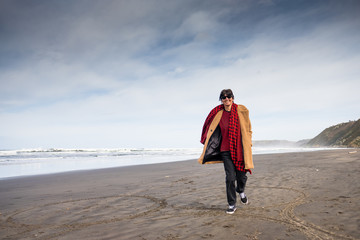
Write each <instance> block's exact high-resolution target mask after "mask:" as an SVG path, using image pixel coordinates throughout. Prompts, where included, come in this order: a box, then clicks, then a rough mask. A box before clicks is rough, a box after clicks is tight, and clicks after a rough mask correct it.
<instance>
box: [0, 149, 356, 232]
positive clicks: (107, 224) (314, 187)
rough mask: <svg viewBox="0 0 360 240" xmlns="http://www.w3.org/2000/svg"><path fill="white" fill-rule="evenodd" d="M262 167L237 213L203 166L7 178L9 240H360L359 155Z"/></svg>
mask: <svg viewBox="0 0 360 240" xmlns="http://www.w3.org/2000/svg"><path fill="white" fill-rule="evenodd" d="M352 151H357V152H355V153H349V152H352ZM254 163H255V169H254V171H253V174H252V175H249V178H248V184H247V189H246V193H247V195H248V197H249V202H250V204H249V205H241V204H240V203H239V204H238V209H237V211H236V212H235V214H233V215H228V214H226V213H225V210H226V207H227V202H226V194H225V184H224V181H225V175H224V170H223V166H222V164H213V165H199V164H198V163H197V162H196V160H191V161H183V162H175V163H165V164H153V165H143V166H134V167H122V168H111V169H102V170H94V171H79V172H70V173H62V174H52V175H43V176H32V177H22V178H16V179H8V180H1V181H0V239H360V174H359V170H360V150H359V149H357V150H352V149H347V150H332V151H318V152H306V153H283V154H266V155H255V156H254Z"/></svg>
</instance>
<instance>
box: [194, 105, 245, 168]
mask: <svg viewBox="0 0 360 240" xmlns="http://www.w3.org/2000/svg"><path fill="white" fill-rule="evenodd" d="M223 109H224V105H223V104H222V105H219V106H217V107H215V108H214V109H213V110H211V112H210V113H209V115H208V116H207V118H206V120H205V123H204V126H203V129H202V134H201V141H200V142H201V143H202V144H204V143H205V140H206V135H207V132H208V130H209V127H210V124H211V122H212V121H213V119H214V117H215V115H216V114H217V113H218V112H219V111H220V110H223ZM229 140H230V154H231V159H232V160H233V162H234V165H235V168H236V169H237V170H238V171H243V172H244V171H246V170H245V164H244V157H243V148H242V142H241V132H240V120H239V115H238V113H237V105H236V104H235V103H233V104H232V106H231V113H230V119H229Z"/></svg>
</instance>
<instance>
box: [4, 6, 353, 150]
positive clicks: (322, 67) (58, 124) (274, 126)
mask: <svg viewBox="0 0 360 240" xmlns="http://www.w3.org/2000/svg"><path fill="white" fill-rule="evenodd" d="M359 11H360V3H359V1H351V0H344V1H326V0H321V1H317V0H311V1H310V0H308V1H277V0H274V1H272V0H259V1H250V0H224V1H218V0H208V1H205V0H201V1H200V0H198V1H196V0H191V1H190V0H181V1H180V0H176V1H167V0H149V1H145V0H143V1H140V0H134V1H110V0H105V1H91V0H89V1H66V0H65V1H55V0H54V1H51V0H42V1H38V0H31V1H25V0H22V1H17V0H2V1H1V2H0V149H18V148H52V147H54V148H122V147H201V144H200V143H199V140H200V133H201V128H202V125H203V122H204V120H205V118H206V116H207V114H208V113H209V111H210V110H211V109H212V108H213V107H215V106H216V105H218V104H220V102H219V101H218V95H219V93H220V91H221V90H222V89H224V88H231V89H232V90H233V92H234V94H235V102H236V103H238V104H244V105H245V106H247V107H248V108H249V110H250V117H251V120H252V125H253V132H254V133H253V138H254V140H270V139H286V140H301V139H308V138H312V137H315V136H316V135H317V134H319V133H320V132H321V131H322V130H323V129H325V128H326V127H329V126H331V125H334V124H337V123H341V122H347V121H349V120H357V119H359V117H360V94H359V89H360V79H359V76H360V67H359V66H360V65H359V63H360V51H359V44H358V43H359V42H360V19H359V18H360V17H359V14H358V13H359Z"/></svg>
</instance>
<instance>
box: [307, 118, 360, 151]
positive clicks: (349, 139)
mask: <svg viewBox="0 0 360 240" xmlns="http://www.w3.org/2000/svg"><path fill="white" fill-rule="evenodd" d="M307 146H310V147H320V146H326V147H357V148H358V147H360V119H359V120H357V121H349V122H346V123H340V124H337V125H335V126H331V127H329V128H326V129H325V130H324V131H322V132H321V133H320V134H319V135H317V136H316V137H315V138H313V139H311V140H310V141H309V142H308V143H307Z"/></svg>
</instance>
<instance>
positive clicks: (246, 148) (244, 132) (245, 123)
mask: <svg viewBox="0 0 360 240" xmlns="http://www.w3.org/2000/svg"><path fill="white" fill-rule="evenodd" d="M223 112H224V110H220V111H219V112H218V113H217V114H216V115H215V117H214V119H213V120H212V122H211V123H210V127H209V130H208V132H207V135H206V140H205V143H204V148H203V152H202V154H201V156H200V158H199V159H198V162H199V163H200V164H208V163H221V162H222V161H221V160H220V158H219V157H218V155H219V154H220V152H219V151H217V150H216V151H215V152H214V151H213V150H214V149H211V148H213V146H214V145H216V144H217V143H218V141H219V140H218V138H219V136H218V135H219V134H221V133H220V131H219V128H218V129H217V127H218V125H219V122H220V120H221V116H222V114H223ZM237 112H238V115H239V120H240V130H241V141H242V146H243V154H244V163H245V169H252V168H254V163H253V159H252V150H251V147H252V140H251V138H252V131H251V122H250V118H249V110H248V109H247V108H246V107H245V106H244V105H238V109H237ZM218 132H219V133H218ZM214 133H215V134H214ZM209 149H210V150H209ZM210 151H211V156H210V154H209V152H210Z"/></svg>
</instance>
